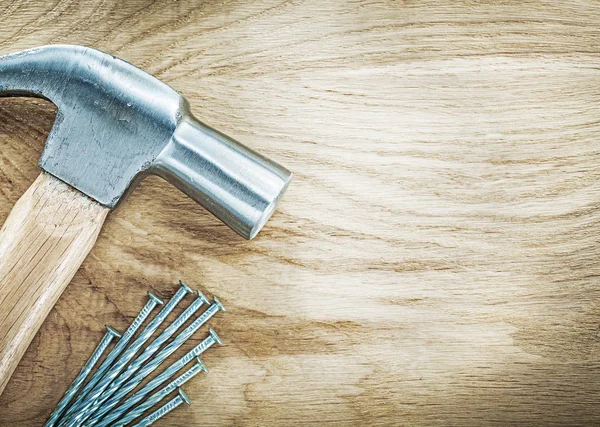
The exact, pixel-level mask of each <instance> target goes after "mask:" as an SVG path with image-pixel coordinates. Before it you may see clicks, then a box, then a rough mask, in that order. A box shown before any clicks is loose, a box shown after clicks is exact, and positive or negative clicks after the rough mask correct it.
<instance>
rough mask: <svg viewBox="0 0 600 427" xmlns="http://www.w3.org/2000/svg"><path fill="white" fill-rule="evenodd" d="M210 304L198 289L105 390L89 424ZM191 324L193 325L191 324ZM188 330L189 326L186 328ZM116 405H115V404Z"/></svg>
mask: <svg viewBox="0 0 600 427" xmlns="http://www.w3.org/2000/svg"><path fill="white" fill-rule="evenodd" d="M204 304H208V299H207V298H206V297H205V296H204V295H203V294H202V292H200V291H198V298H196V299H195V300H194V302H192V303H191V304H190V305H189V307H188V308H187V309H185V311H184V312H183V313H182V314H181V315H180V316H179V317H178V318H177V319H175V320H174V321H173V323H171V324H170V325H169V326H168V327H167V329H165V330H164V331H163V333H161V334H160V335H159V336H158V337H157V338H156V339H155V340H154V341H153V342H152V343H150V345H148V347H146V348H145V349H144V351H143V352H142V354H141V355H139V356H138V357H137V359H135V360H134V361H133V362H131V364H130V365H129V366H128V367H127V369H126V370H125V372H123V373H122V374H121V375H119V377H118V378H117V379H116V380H115V381H114V382H113V383H112V384H111V385H110V386H109V387H108V388H107V389H106V390H105V391H104V393H103V394H102V397H101V402H100V407H99V408H95V411H94V414H93V416H92V417H91V419H90V420H88V423H87V424H89V425H94V424H95V423H96V422H97V421H98V420H99V419H100V417H101V416H102V414H105V413H106V412H108V409H106V410H105V409H104V408H103V406H106V405H104V402H106V401H107V400H108V399H109V398H110V397H111V396H112V395H113V394H115V393H117V392H118V391H119V390H120V389H121V388H122V386H123V384H125V382H126V381H127V380H128V379H129V378H131V377H132V376H133V375H134V374H135V373H136V372H137V371H138V370H139V369H140V368H141V367H142V365H143V364H144V362H146V361H147V360H148V359H150V358H151V357H152V356H153V355H154V353H156V352H157V351H158V350H159V348H160V347H161V346H162V345H163V344H164V343H165V342H166V341H167V340H168V339H169V338H171V337H172V336H173V334H175V332H177V330H178V329H179V328H180V327H181V326H183V325H184V324H185V322H187V321H188V319H189V318H190V317H192V315H193V314H194V313H196V312H197V311H198V310H199V309H200V307H202V305H204ZM190 326H191V325H190ZM186 330H187V328H186ZM113 406H114V405H113Z"/></svg>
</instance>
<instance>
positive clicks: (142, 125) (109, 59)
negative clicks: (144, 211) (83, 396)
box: [0, 46, 291, 393]
mask: <svg viewBox="0 0 600 427" xmlns="http://www.w3.org/2000/svg"><path fill="white" fill-rule="evenodd" d="M0 96H37V97H41V98H45V99H48V100H50V101H51V102H53V103H54V104H56V106H57V107H58V113H57V116H56V122H55V123H54V127H53V128H52V131H51V132H50V135H49V136H48V140H47V142H46V146H45V148H44V151H43V154H42V157H41V159H40V162H39V165H40V167H41V168H42V169H43V170H44V171H45V172H43V173H42V174H40V176H39V177H38V179H37V180H36V181H35V182H34V183H33V184H32V186H31V187H30V188H29V190H28V191H27V192H26V193H25V194H24V195H23V196H22V197H21V198H20V199H19V200H18V201H17V203H16V204H15V206H14V207H13V210H12V212H11V214H10V215H9V216H8V218H7V219H6V222H5V223H4V225H3V226H2V229H0V393H2V391H3V389H4V387H5V386H6V383H7V382H8V379H9V378H10V376H11V374H12V372H13V371H14V369H15V368H16V366H17V364H18V362H19V360H20V358H21V357H22V355H23V353H24V352H25V350H26V349H27V346H28V345H29V343H30V342H31V340H32V339H33V337H34V336H35V333H36V332H37V330H38V328H39V327H40V325H41V324H42V322H43V321H44V319H45V317H46V315H47V314H48V313H49V311H50V310H51V309H52V307H53V306H54V303H55V302H56V300H57V299H58V298H59V297H60V295H61V293H62V292H63V290H64V288H65V287H66V285H67V284H68V283H69V282H70V281H71V279H72V278H73V276H74V274H75V273H76V271H77V269H78V268H79V266H80V265H81V263H82V262H83V260H84V259H85V257H86V256H87V254H88V252H89V251H90V250H91V248H92V246H93V245H94V243H95V241H96V238H97V236H98V233H99V232H100V229H101V227H102V224H103V223H104V220H105V218H106V215H107V213H108V211H109V209H113V208H114V207H115V206H116V205H117V204H118V203H119V201H121V200H122V199H123V198H124V197H125V195H126V194H127V193H128V192H129V191H130V190H131V189H132V188H133V187H134V185H135V184H136V182H137V181H139V180H140V179H141V178H143V177H144V176H145V175H146V174H157V175H160V176H162V177H163V178H165V179H166V180H168V181H169V182H171V183H173V184H174V185H175V186H176V187H177V188H179V189H180V190H182V191H183V192H185V193H186V194H187V195H189V196H190V197H191V198H193V199H194V200H196V201H197V202H198V203H200V204H201V205H202V206H204V207H205V208H206V209H208V210H209V211H210V212H212V213H213V214H214V215H215V216H217V217H218V218H219V219H221V220H222V221H223V222H225V223H226V224H227V225H228V226H229V227H231V228H232V229H233V230H235V231H236V232H238V233H239V234H241V235H242V236H244V237H246V238H248V239H251V238H253V237H254V236H255V235H256V234H257V233H258V232H259V231H260V229H261V228H262V226H263V225H264V224H265V223H266V222H267V220H268V219H269V217H270V216H271V214H272V213H273V211H274V209H275V206H276V204H277V202H278V201H279V199H280V197H281V195H282V194H283V192H284V191H285V189H286V187H287V185H288V184H289V182H290V179H291V174H290V172H289V171H288V170H287V169H285V168H283V167H282V166H279V165H278V164H276V163H275V162H273V161H271V160H269V159H267V158H265V157H263V156H261V155H260V154H258V153H256V152H254V151H252V150H250V149H249V148H247V147H244V146H243V145H241V144H239V143H238V142H236V141H234V140H233V139H231V138H229V137H227V136H226V135H224V134H222V133H220V132H218V131H216V130H214V129H211V128H210V127H208V126H206V125H204V124H203V123H201V122H199V121H198V120H196V119H195V118H194V117H193V116H192V115H191V113H190V111H189V105H188V103H187V102H186V100H185V99H184V98H183V97H182V96H181V95H179V94H178V93H177V92H175V91H174V90H173V89H171V88H170V87H169V86H167V85H165V84H163V83H161V82H160V81H158V80H157V79H155V78H154V77H152V76H150V75H148V74H146V73H145V72H143V71H141V70H139V69H138V68H136V67H134V66H133V65H131V64H129V63H127V62H125V61H122V60H120V59H117V58H115V57H114V56H111V55H107V54H105V53H102V52H99V51H97V50H94V49H89V48H86V47H82V46H46V47H41V48H37V49H30V50H27V51H24V52H20V53H16V54H12V55H7V56H1V57H0Z"/></svg>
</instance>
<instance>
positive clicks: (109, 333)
mask: <svg viewBox="0 0 600 427" xmlns="http://www.w3.org/2000/svg"><path fill="white" fill-rule="evenodd" d="M120 337H121V334H120V333H119V332H117V331H116V330H114V329H113V328H111V327H110V326H108V325H106V333H105V334H104V337H102V340H101V341H100V343H99V344H98V346H97V347H96V348H95V349H94V351H93V353H92V355H91V356H90V358H89V359H88V360H87V361H86V362H85V364H84V365H83V368H81V371H79V374H77V376H76V377H75V379H74V380H73V382H72V383H71V384H70V385H69V387H68V388H67V391H65V394H64V395H63V397H62V399H60V402H58V404H57V405H56V408H54V411H53V412H52V414H50V417H49V418H48V421H46V424H44V427H53V426H54V425H55V423H56V421H58V418H59V417H60V416H61V414H62V413H63V411H64V410H65V408H66V407H67V405H68V404H69V402H70V401H71V399H73V397H74V396H75V395H76V394H77V392H78V391H79V389H80V388H81V386H82V385H83V382H84V381H85V379H86V378H87V376H88V375H89V374H90V372H91V371H92V369H94V366H96V363H98V361H99V360H100V358H101V357H102V355H103V354H104V352H105V351H106V349H107V348H108V346H109V345H110V343H111V342H112V340H113V339H115V338H120Z"/></svg>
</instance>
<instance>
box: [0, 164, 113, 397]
mask: <svg viewBox="0 0 600 427" xmlns="http://www.w3.org/2000/svg"><path fill="white" fill-rule="evenodd" d="M108 212H109V210H108V209H107V208H105V207H103V206H102V205H100V204H99V203H97V202H95V201H93V200H91V199H89V198H88V197H86V196H85V195H83V194H82V193H80V192H79V191H77V190H75V189H74V188H72V187H70V186H68V185H66V184H65V183H63V182H61V181H60V180H58V179H57V178H55V177H53V176H51V175H49V174H47V173H45V172H42V174H41V175H40V176H39V177H38V178H37V179H36V181H35V182H34V183H33V184H32V185H31V187H30V188H29V189H28V190H27V192H26V193H25V194H24V195H23V197H21V198H20V199H19V201H18V202H17V203H16V204H15V206H14V208H13V210H12V211H11V213H10V215H9V216H8V219H7V220H6V222H5V223H4V226H3V227H2V229H1V230H0V394H1V393H2V391H3V390H4V387H5V386H6V384H7V383H8V380H9V379H10V376H11V375H12V373H13V371H14V370H15V368H16V367H17V365H18V363H19V360H20V359H21V357H22V356H23V354H24V353H25V350H27V347H28V346H29V343H30V342H31V340H32V339H33V337H34V336H35V334H36V332H37V331H38V329H39V327H40V326H41V325H42V323H43V322H44V319H45V318H46V316H47V315H48V313H49V312H50V310H51V309H52V307H53V306H54V304H55V303H56V300H58V298H59V297H60V295H61V294H62V292H63V290H64V289H65V287H66V286H67V285H68V284H69V282H70V281H71V279H72V278H73V276H74V275H75V273H76V272H77V270H78V269H79V267H80V266H81V263H82V262H83V260H84V259H85V257H86V256H87V254H88V253H89V251H90V250H91V248H92V246H94V243H95V242H96V238H97V237H98V233H99V232H100V229H101V228H102V224H104V220H105V219H106V215H107V214H108Z"/></svg>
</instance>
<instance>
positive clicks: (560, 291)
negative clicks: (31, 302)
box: [0, 0, 600, 427]
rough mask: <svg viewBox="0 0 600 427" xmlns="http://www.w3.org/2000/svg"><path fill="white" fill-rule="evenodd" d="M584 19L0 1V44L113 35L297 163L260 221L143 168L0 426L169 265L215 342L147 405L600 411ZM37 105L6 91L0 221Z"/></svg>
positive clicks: (236, 133) (493, 10)
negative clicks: (167, 396)
mask: <svg viewBox="0 0 600 427" xmlns="http://www.w3.org/2000/svg"><path fill="white" fill-rule="evenodd" d="M598 22H600V4H599V3H598V2H597V1H593V0H580V1H579V0H578V1H575V0H571V1H564V2H553V1H509V0H506V1H494V2H491V1H490V2H486V1H418V2H416V1H391V0H390V1H371V0H358V1H341V0H340V1H316V0H313V1H310V0H309V1H269V0H261V1H256V2H243V1H239V0H223V1H199V0H198V1H186V0H182V1H172V0H153V1H150V0H132V1H128V2H117V1H114V0H97V1H79V2H76V1H72V0H53V1H51V2H29V1H25V0H12V1H11V0H7V1H4V2H2V3H0V53H9V52H13V51H17V50H20V49H24V48H28V47H33V46H37V45H41V44H46V43H79V44H86V45H89V46H92V47H96V48H99V49H102V50H105V51H108V52H110V53H112V54H115V55H117V56H120V57H122V58H124V59H126V60H128V61H130V62H132V63H133V64H135V65H138V66H140V67H142V68H144V69H145V70H147V71H149V72H150V73H152V74H154V75H156V76H157V77H159V78H160V79H162V80H163V81H165V82H166V83H168V84H170V85H172V86H173V87H174V88H176V89H177V90H179V91H180V92H181V93H183V94H184V95H185V96H186V97H188V99H189V100H190V102H191V104H192V108H193V111H194V114H195V115H197V116H198V117H199V118H200V119H202V120H203V121H205V122H207V123H209V124H211V125H212V126H214V127H216V128H218V129H220V130H222V131H224V132H226V133H228V134H230V135H231V136H233V137H236V138H237V139H239V140H241V141H243V142H245V143H246V144H248V145H249V146H251V147H253V148H255V149H257V150H259V151H261V152H263V153H265V154H266V155H269V156H271V157H273V158H274V159H276V160H277V161H279V162H281V163H282V164H284V165H285V166H287V167H288V168H290V169H291V170H292V171H293V172H294V174H295V181H294V182H293V183H292V185H291V186H290V189H289V190H288V192H287V194H286V197H285V198H284V200H283V203H282V206H281V208H280V210H279V211H278V213H276V214H275V216H274V217H273V219H272V220H271V221H270V222H269V224H268V225H267V226H266V227H265V230H264V231H263V233H262V234H261V235H260V236H259V237H258V238H257V240H255V241H252V242H246V241H243V240H242V239H241V238H238V237H237V236H235V235H234V234H233V233H232V232H231V231H229V230H228V229H227V228H226V226H224V225H222V224H220V223H218V221H217V220H215V219H214V218H212V217H210V216H209V215H208V214H207V213H206V212H205V211H203V210H202V209H201V208H199V207H198V206H196V205H195V204H194V203H193V202H192V201H191V200H188V199H187V198H186V197H185V196H183V195H182V194H180V193H179V192H178V191H177V190H175V189H173V188H171V187H170V186H169V185H167V184H166V183H164V182H163V181H161V180H160V179H157V178H150V179H148V180H146V181H145V182H143V183H142V185H141V186H140V187H138V189H137V190H136V191H135V192H134V193H133V194H132V196H131V197H130V198H129V199H128V200H127V201H126V202H125V203H124V204H122V206H121V207H120V208H119V209H117V210H116V211H115V212H113V213H111V215H110V216H109V218H108V220H107V223H106V226H105V229H104V231H103V233H102V234H101V235H100V237H99V239H98V243H97V245H96V246H95V248H94V249H93V250H92V252H91V255H90V256H89V257H88V259H87V260H86V262H85V263H84V265H83V267H82V269H81V270H80V271H79V272H78V273H77V275H76V276H75V278H74V280H73V283H72V284H71V285H70V286H69V287H68V288H67V290H66V291H65V293H64V294H63V296H62V298H61V299H60V300H59V302H58V304H57V305H56V308H55V309H54V310H53V311H52V312H51V314H50V316H49V318H48V319H47V321H46V322H45V323H44V326H43V327H42V329H41V331H40V333H39V334H38V335H37V336H36V338H35V339H34V340H33V343H32V345H31V346H30V348H29V350H28V351H27V353H26V355H25V357H24V358H23V360H22V362H21V364H20V365H19V368H18V369H17V371H16V372H15V374H14V375H13V379H12V381H11V382H10V383H9V384H8V386H7V388H6V390H5V392H4V394H3V395H2V397H1V398H0V425H6V426H9V425H10V426H11V427H12V426H30V425H40V424H41V423H42V422H43V420H44V419H45V417H47V415H48V414H49V413H50V411H51V409H52V407H53V406H54V404H55V403H56V402H57V401H58V399H59V396H60V394H61V393H62V392H63V391H64V390H65V388H66V387H67V385H68V383H69V382H70V380H71V379H72V378H73V377H74V376H75V374H76V373H77V371H78V369H79V368H80V367H81V365H82V363H83V362H84V360H85V359H86V358H87V356H88V355H89V354H90V352H91V351H92V349H93V347H94V345H95V344H96V342H97V341H98V340H99V339H100V337H101V335H102V333H103V325H104V324H105V323H110V324H111V325H112V326H114V327H117V328H120V329H123V328H124V327H125V326H126V325H127V324H128V322H130V321H131V320H132V318H133V316H135V314H136V312H137V311H138V310H139V309H140V307H141V306H142V304H143V301H144V292H145V291H146V290H148V289H152V290H153V291H156V292H158V293H159V294H160V295H162V296H164V297H169V296H170V295H172V294H173V292H174V291H175V289H176V288H177V279H180V278H181V279H184V280H186V282H188V283H189V284H190V285H193V286H195V287H198V288H200V289H202V290H203V291H205V292H207V293H208V294H211V293H212V294H216V295H218V296H219V297H220V298H221V300H222V301H223V303H224V304H225V305H226V307H227V308H228V310H229V311H228V312H227V313H225V314H224V315H222V316H220V317H218V318H217V319H215V321H214V322H211V324H212V326H213V327H214V328H215V329H216V330H217V331H218V332H219V333H220V335H221V336H222V338H223V339H224V341H225V343H226V345H225V346H223V347H220V348H217V349H214V350H211V351H209V352H208V353H207V354H206V357H205V361H206V363H207V365H208V366H209V368H210V374H209V375H206V376H202V377H199V378H197V379H195V380H194V381H192V382H190V383H189V384H186V387H185V390H186V392H187V393H188V395H189V396H190V398H191V400H192V403H193V404H192V406H191V407H189V408H188V407H186V408H182V409H178V410H177V411H175V412H173V413H172V414H171V415H170V416H169V417H168V418H165V419H164V421H162V423H161V424H160V425H172V426H178V425H215V426H217V425H248V426H255V425H261V426H262V425H317V424H327V423H328V424H332V425H336V426H337V425H340V426H345V425H348V426H349V425H406V426H430V425H453V426H461V427H463V426H481V425H486V426H487V425H497V426H505V425H545V426H559V425H561V426H562V425H573V426H575V425H598V424H600V387H599V384H600V356H599V352H600V303H599V301H600V299H599V297H600V282H599V279H598V277H600V263H599V261H598V260H599V259H600V245H599V244H598V232H599V229H600V188H599V186H600V184H599V183H600V168H599V167H598V165H599V164H600V139H599V138H598V135H599V134H600V119H599V118H600V84H599V83H600V52H599V50H598V46H600V31H599V30H598ZM54 111H55V110H54V107H53V106H52V105H50V104H48V103H45V102H42V101H32V100H24V99H10V100H8V99H7V100H0V200H1V203H0V220H4V219H5V218H6V216H7V215H8V212H9V211H10V209H11V208H12V206H13V204H14V203H15V202H16V201H17V199H18V198H19V197H20V196H21V195H22V194H23V192H24V191H25V190H26V189H27V187H28V186H29V184H31V182H32V181H33V180H34V179H35V177H36V176H37V175H38V173H39V170H38V168H37V167H36V161H37V159H38V157H39V153H40V151H41V149H42V147H43V142H44V140H45V137H46V134H47V132H48V130H49V129H50V127H51V125H52V122H53V119H54ZM200 338H201V337H198V339H200Z"/></svg>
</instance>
